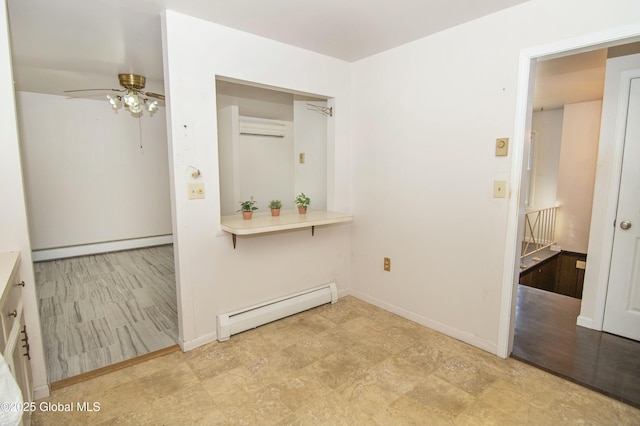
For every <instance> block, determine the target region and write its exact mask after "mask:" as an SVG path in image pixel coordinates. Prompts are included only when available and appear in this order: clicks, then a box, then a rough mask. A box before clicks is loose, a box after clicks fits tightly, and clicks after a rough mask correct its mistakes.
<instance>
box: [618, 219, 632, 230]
mask: <svg viewBox="0 0 640 426" xmlns="http://www.w3.org/2000/svg"><path fill="white" fill-rule="evenodd" d="M620 228H622V229H629V228H631V222H629V221H628V220H623V221H622V222H620Z"/></svg>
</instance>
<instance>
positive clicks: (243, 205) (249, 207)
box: [236, 195, 258, 220]
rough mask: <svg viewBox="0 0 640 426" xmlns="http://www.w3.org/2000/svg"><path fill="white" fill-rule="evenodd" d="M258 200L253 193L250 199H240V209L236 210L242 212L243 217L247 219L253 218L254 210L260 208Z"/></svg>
mask: <svg viewBox="0 0 640 426" xmlns="http://www.w3.org/2000/svg"><path fill="white" fill-rule="evenodd" d="M255 204H256V202H255V201H253V195H252V196H251V198H250V199H249V201H240V210H236V211H239V212H242V218H243V219H245V220H248V219H251V216H252V215H253V211H254V210H258V208H257V207H256V206H255Z"/></svg>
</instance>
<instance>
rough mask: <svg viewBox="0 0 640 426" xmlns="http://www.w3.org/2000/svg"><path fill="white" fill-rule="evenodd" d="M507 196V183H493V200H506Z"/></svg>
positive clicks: (495, 181)
mask: <svg viewBox="0 0 640 426" xmlns="http://www.w3.org/2000/svg"><path fill="white" fill-rule="evenodd" d="M506 196H507V181H506V180H494V181H493V198H505V197H506Z"/></svg>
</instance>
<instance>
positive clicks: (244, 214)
mask: <svg viewBox="0 0 640 426" xmlns="http://www.w3.org/2000/svg"><path fill="white" fill-rule="evenodd" d="M252 215H253V212H244V211H243V212H242V218H243V219H244V220H249V219H251V216H252Z"/></svg>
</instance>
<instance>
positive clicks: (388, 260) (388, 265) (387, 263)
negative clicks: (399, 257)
mask: <svg viewBox="0 0 640 426" xmlns="http://www.w3.org/2000/svg"><path fill="white" fill-rule="evenodd" d="M384 270H385V271H387V272H391V258H390V257H385V258H384Z"/></svg>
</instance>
